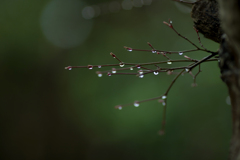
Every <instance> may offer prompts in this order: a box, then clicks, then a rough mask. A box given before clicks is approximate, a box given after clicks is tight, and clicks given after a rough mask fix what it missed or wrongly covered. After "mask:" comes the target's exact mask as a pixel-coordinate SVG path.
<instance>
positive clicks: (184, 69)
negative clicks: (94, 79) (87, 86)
mask: <svg viewBox="0 0 240 160" xmlns="http://www.w3.org/2000/svg"><path fill="white" fill-rule="evenodd" d="M175 1H178V2H183V3H189V4H192V3H191V2H184V1H181V0H175ZM163 23H164V24H166V25H167V26H168V27H170V28H171V29H172V30H173V31H174V32H175V33H176V34H177V35H178V36H180V37H181V38H183V39H185V40H186V41H187V42H189V43H190V44H191V45H192V46H194V47H195V49H191V50H184V51H163V50H158V49H155V48H154V47H153V46H152V44H150V43H149V42H148V43H147V44H148V45H149V46H150V48H151V50H144V49H133V48H131V47H124V48H125V49H127V51H130V52H132V51H145V52H152V53H156V54H161V55H163V56H164V57H166V58H167V59H168V61H158V62H148V63H125V62H123V61H122V60H121V59H120V58H118V57H117V56H116V55H115V54H113V53H112V52H111V53H110V55H111V56H112V57H113V58H115V59H116V60H117V61H118V62H119V64H105V65H87V66H68V67H65V69H68V70H72V69H73V68H88V69H90V70H92V69H93V68H98V69H101V68H103V67H114V68H111V70H105V71H97V72H96V73H97V75H98V77H102V75H103V73H107V75H108V76H112V75H135V76H138V77H139V78H143V77H144V76H145V75H147V74H150V73H154V75H158V74H159V72H167V74H168V75H171V74H173V71H175V70H181V71H180V72H174V73H175V74H177V75H176V77H175V78H174V79H173V80H172V82H171V84H170V85H169V87H168V88H167V90H166V92H165V93H164V94H163V95H161V96H158V97H155V98H150V99H145V100H141V101H135V102H133V103H128V104H122V105H117V106H115V108H116V109H120V110H121V109H122V108H123V107H126V106H132V105H133V106H135V107H139V105H140V104H141V103H144V102H148V101H153V100H159V102H160V103H162V105H163V106H164V108H163V120H162V128H161V130H160V132H159V134H164V133H165V124H166V109H167V96H168V93H169V91H170V89H171V88H172V87H173V85H174V84H175V82H176V80H177V79H178V78H179V77H180V75H183V74H184V73H189V74H191V75H192V76H193V79H194V83H193V84H194V86H196V78H197V76H198V75H199V74H200V72H201V69H200V64H202V63H203V62H212V61H218V58H213V57H214V56H216V55H217V54H218V52H212V51H209V50H207V49H206V48H205V47H204V46H203V45H202V43H201V40H200V37H199V34H198V30H196V29H195V28H194V29H195V31H196V33H197V36H198V40H199V43H200V45H201V47H202V48H199V47H198V46H197V45H196V44H195V43H193V42H192V41H191V40H189V39H188V38H186V37H184V36H182V35H181V34H180V33H179V32H178V31H177V30H176V29H175V28H174V27H173V25H172V21H170V20H169V23H167V22H163ZM195 51H204V52H207V53H210V55H208V56H207V57H204V58H203V59H201V60H197V59H192V58H190V57H188V56H186V55H184V56H183V57H184V58H185V59H180V60H172V59H170V58H169V57H168V56H167V55H166V54H174V53H177V54H179V55H183V53H188V52H195ZM175 62H178V63H179V62H191V64H190V65H187V66H180V67H160V66H159V65H161V64H169V65H170V64H172V63H175ZM125 66H126V67H125ZM146 66H150V67H154V68H155V69H151V68H149V67H146ZM170 66H171V65H170ZM196 66H199V70H198V72H197V73H196V75H193V74H192V72H191V71H192V69H194V68H195V67H196ZM115 67H116V68H115ZM134 69H137V72H136V71H134ZM122 71H125V72H122Z"/></svg>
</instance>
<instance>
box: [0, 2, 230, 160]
mask: <svg viewBox="0 0 240 160" xmlns="http://www.w3.org/2000/svg"><path fill="white" fill-rule="evenodd" d="M82 1H83V0H82ZM49 2H50V0H41V1H40V0H36V1H32V0H24V1H17V0H1V1H0V42H1V43H0V53H1V54H0V56H1V57H0V64H1V67H0V70H1V94H2V96H1V107H0V108H1V110H0V118H1V119H0V121H1V122H0V124H1V131H0V135H1V142H0V145H1V150H0V159H4V160H5V159H7V160H12V159H14V160H17V159H29V160H31V159H32V160H33V159H34V160H44V159H47V160H48V159H64V160H65V159H69V160H72V159H83V160H112V159H114V160H135V159H137V160H176V159H184V160H192V159H195V160H214V159H217V160H224V159H227V157H228V149H229V144H230V136H231V111H230V110H231V109H230V106H229V105H227V104H226V97H227V96H228V93H227V88H226V87H225V85H224V83H223V82H222V81H221V80H220V71H219V68H218V65H217V62H211V63H204V64H203V65H202V71H203V72H201V74H200V75H199V76H198V78H197V83H198V87H194V88H193V87H191V83H192V81H193V80H192V77H191V76H190V75H188V74H186V75H184V76H181V77H180V78H179V80H177V82H176V83H175V84H174V87H173V88H172V89H171V91H170V93H169V96H168V109H167V130H166V134H165V135H164V136H159V135H158V131H159V129H160V127H161V119H162V111H163V108H162V106H161V105H160V104H159V103H158V102H157V101H152V102H147V103H143V104H140V107H139V108H134V107H131V106H130V107H126V108H124V109H123V110H121V111H119V110H116V109H114V106H115V105H118V104H124V103H129V102H133V101H135V100H143V99H147V98H152V97H156V96H159V95H161V94H163V93H164V92H165V91H166V89H167V87H168V85H169V84H170V83H171V80H172V79H173V78H174V75H170V76H168V75H166V74H165V73H161V74H159V75H158V76H154V75H146V76H145V77H144V78H143V79H140V78H137V77H135V76H112V77H108V76H105V75H104V76H103V77H102V78H98V77H97V75H96V74H95V71H96V70H98V69H96V68H94V69H93V70H88V69H73V70H72V71H67V70H64V67H66V66H69V65H88V64H108V63H115V62H116V60H115V59H113V58H112V57H111V56H110V55H109V53H110V52H113V53H115V54H117V56H118V57H119V58H121V59H122V60H123V61H124V62H136V63H137V62H138V63H140V62H151V61H160V60H164V57H162V56H159V55H154V54H150V53H144V52H127V51H126V50H125V49H124V48H123V46H129V47H133V48H141V49H149V46H148V45H147V43H146V42H151V43H152V44H153V46H154V47H156V48H158V49H163V50H184V49H191V48H193V47H192V46H191V44H189V43H188V42H186V41H184V40H183V39H181V38H180V37H178V36H177V35H176V34H175V33H174V32H173V31H172V30H171V29H169V28H168V27H166V25H164V24H163V23H162V22H163V21H166V20H168V19H169V18H170V19H171V20H173V24H174V27H175V28H176V29H177V30H178V31H179V32H180V33H181V34H183V35H184V36H186V37H188V38H189V39H191V40H192V41H193V42H195V43H196V44H198V40H197V36H196V33H195V31H194V30H193V29H192V26H193V22H192V20H191V17H190V13H183V12H181V11H180V10H179V9H178V8H177V7H176V6H175V4H174V3H173V2H172V1H170V0H159V1H153V3H152V5H150V6H144V7H141V8H133V9H132V10H120V11H119V12H117V13H109V14H105V15H102V16H99V17H97V18H94V19H91V20H86V21H92V22H93V28H92V30H91V33H90V35H89V36H88V37H87V39H86V40H85V41H84V42H83V43H82V44H79V45H78V46H76V47H74V48H71V49H62V48H61V47H57V46H54V45H53V44H52V43H51V42H49V41H48V40H47V39H46V37H45V36H44V35H43V33H42V29H41V25H40V17H41V14H42V11H43V10H44V8H45V7H46V5H47V4H48V3H49ZM102 2H110V0H109V1H107V0H105V1H103V0H86V1H85V3H87V4H89V5H93V4H99V3H102ZM79 9H80V10H81V9H82V8H79ZM202 43H203V44H204V46H205V47H206V48H208V49H210V50H213V51H216V50H217V49H218V47H219V44H216V43H214V42H212V41H210V40H207V39H204V38H203V37H202ZM187 55H188V56H191V57H192V58H196V59H200V58H202V57H204V56H206V55H207V54H206V53H202V52H195V53H189V54H187ZM171 58H173V59H179V56H175V57H174V56H172V55H171ZM178 65H179V64H172V66H178ZM195 72H196V71H195Z"/></svg>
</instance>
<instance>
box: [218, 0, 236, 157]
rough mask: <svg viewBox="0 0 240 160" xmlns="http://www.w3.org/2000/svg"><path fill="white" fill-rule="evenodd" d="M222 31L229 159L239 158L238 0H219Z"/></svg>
mask: <svg viewBox="0 0 240 160" xmlns="http://www.w3.org/2000/svg"><path fill="white" fill-rule="evenodd" d="M219 7H220V19H221V25H222V29H223V31H224V32H225V33H226V34H225V35H224V36H223V37H222V38H223V39H222V42H221V47H220V50H219V55H220V63H219V64H220V68H221V73H222V80H223V81H224V82H225V83H226V84H227V86H228V90H229V95H230V98H231V104H232V121H233V126H232V127H233V133H232V134H233V135H232V140H231V147H230V160H240V0H219Z"/></svg>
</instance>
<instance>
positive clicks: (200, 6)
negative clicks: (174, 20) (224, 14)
mask: <svg viewBox="0 0 240 160" xmlns="http://www.w3.org/2000/svg"><path fill="white" fill-rule="evenodd" d="M218 8H219V6H218V3H217V1H216V0H200V1H196V2H195V3H194V4H193V6H192V12H191V17H192V18H193V22H194V27H195V28H196V29H197V30H198V31H199V32H200V33H202V34H203V35H204V37H206V38H209V39H211V40H213V41H215V42H217V43H220V42H221V35H222V34H223V33H222V29H221V27H220V20H219V12H218Z"/></svg>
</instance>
